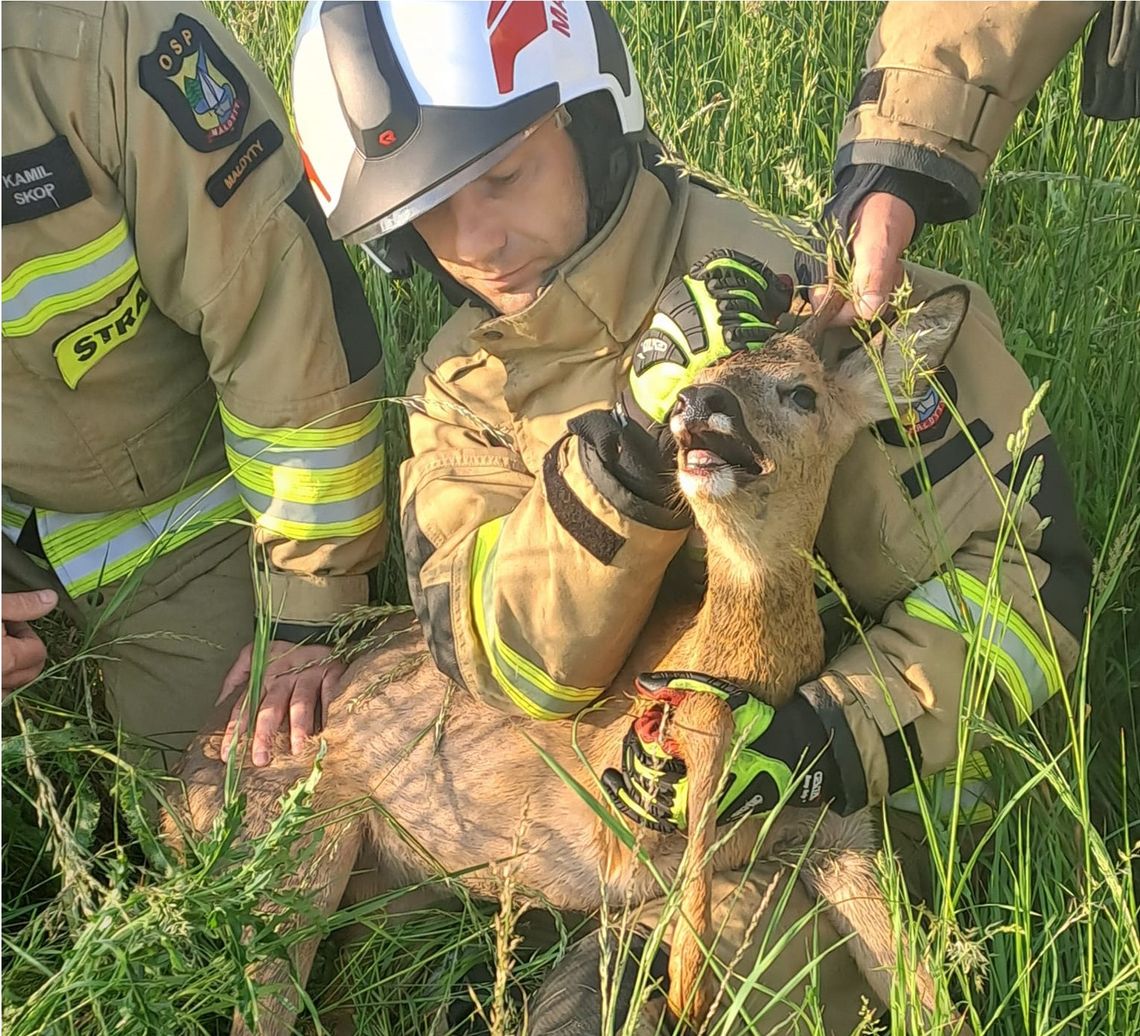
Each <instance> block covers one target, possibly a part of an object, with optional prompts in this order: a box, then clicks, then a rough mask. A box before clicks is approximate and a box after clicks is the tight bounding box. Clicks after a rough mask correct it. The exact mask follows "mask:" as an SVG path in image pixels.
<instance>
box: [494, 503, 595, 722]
mask: <svg viewBox="0 0 1140 1036" xmlns="http://www.w3.org/2000/svg"><path fill="white" fill-rule="evenodd" d="M505 522H506V516H503V517H501V518H495V519H494V520H493V521H490V522H487V523H485V524H484V525H481V526H479V528H478V529H477V530H476V532H475V543H474V549H473V551H472V557H471V611H472V614H473V617H474V620H475V632H476V634H477V635H478V638H479V642H480V644H481V646H482V648H483V653H484V654H485V655H486V657H487V661H488V663H489V664H490V667H491V672H492V674H493V675H494V677H495V682H496V683H497V684H498V685H499V686H500V687H501V688H502V689H503V691H504V692H505V693H506V695H507V697H508V698H509V699H510V700H511V701H512V702H513V703H514V704H515V705H517V706H518V708H519V709H521V710H522V711H523V712H524V713H526V714H527V715H528V716H533V717H535V718H536V719H545V720H553V719H564V718H566V717H567V716H572V715H573V714H574V713H576V712H578V711H579V710H580V709H582V708H583V707H584V706H586V705H588V704H589V703H590V702H592V701H593V700H594V699H595V698H597V697H598V695H600V694H601V693H602V691H603V690H604V688H601V687H587V688H578V687H568V686H566V685H564V684H560V683H558V682H557V681H556V680H554V679H553V678H552V677H551V676H550V675H549V674H548V673H546V672H544V671H543V670H542V669H541V668H540V667H539V666H537V665H535V664H534V663H533V662H531V661H530V660H529V659H527V658H524V657H523V656H522V655H520V654H519V653H518V652H517V651H515V649H514V648H512V647H511V646H510V645H509V644H507V643H506V641H504V640H502V639H501V638H500V637H499V633H498V628H497V625H496V622H495V615H494V607H493V594H494V567H495V557H496V554H497V553H498V546H499V537H500V536H501V535H502V531H503V525H504V523H505Z"/></svg>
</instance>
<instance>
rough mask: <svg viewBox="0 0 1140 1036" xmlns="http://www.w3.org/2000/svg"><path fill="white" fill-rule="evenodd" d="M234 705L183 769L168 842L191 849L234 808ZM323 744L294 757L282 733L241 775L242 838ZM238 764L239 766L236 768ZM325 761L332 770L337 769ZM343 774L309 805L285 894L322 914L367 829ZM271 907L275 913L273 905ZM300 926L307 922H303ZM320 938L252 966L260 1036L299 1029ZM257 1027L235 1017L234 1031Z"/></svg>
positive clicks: (258, 825) (250, 836)
mask: <svg viewBox="0 0 1140 1036" xmlns="http://www.w3.org/2000/svg"><path fill="white" fill-rule="evenodd" d="M228 712H229V707H228V705H227V706H223V707H222V709H221V710H220V711H219V713H218V715H217V716H216V717H214V720H213V722H212V723H211V724H209V725H208V726H207V728H206V730H207V731H212V732H211V733H203V734H201V735H199V736H198V738H196V739H195V741H194V742H193V743H192V744H191V745H190V746H189V747H188V748H187V750H186V753H185V755H184V756H183V759H182V762H181V765H180V767H179V771H180V773H179V776H180V777H181V784H180V787H179V790H178V792H177V794H176V795H174V796H172V797H171V800H170V802H169V803H168V807H167V809H166V810H165V811H164V816H163V829H164V832H165V834H166V836H167V838H168V839H169V840H170V841H171V842H172V843H173V844H174V845H175V846H177V847H179V848H182V849H184V848H185V843H186V841H187V839H188V838H191V837H193V836H194V834H195V833H197V834H202V833H204V832H205V831H208V830H209V829H210V827H211V826H212V825H213V824H214V822H215V821H216V819H217V818H218V817H219V816H220V815H221V814H222V812H223V810H225V809H226V808H227V803H226V791H225V789H226V785H227V776H230V777H231V780H232V775H228V773H227V763H226V761H225V760H224V759H222V758H221V755H220V745H221V739H222V734H221V731H222V730H223V729H224V727H225V722H226V718H227V717H228ZM316 754H317V744H316V743H314V742H310V743H309V744H308V745H307V746H306V748H305V749H304V751H302V752H301V753H300V754H299V755H296V756H294V755H290V753H289V743H288V739H287V738H285V737H284V736H282V735H278V736H277V738H276V739H275V744H274V745H273V752H272V761H271V762H270V763H269V765H268V766H265V767H259V768H257V769H254V768H253V767H246V768H244V769H243V770H242V772H241V773H240V774H239V775H238V778H237V781H238V790H239V792H240V794H241V795H243V796H244V798H245V804H244V809H243V812H242V817H241V834H240V836H239V837H240V839H241V840H242V841H250V840H254V839H256V838H258V837H259V836H262V835H264V834H265V833H266V832H267V831H269V829H270V828H271V826H272V825H273V823H274V822H275V821H276V819H277V818H278V816H279V814H280V803H281V800H282V798H283V797H284V796H285V795H286V794H287V793H288V792H289V791H290V790H292V789H293V788H294V787H296V785H297V784H298V783H299V782H300V781H303V780H305V778H307V777H308V776H309V775H310V774H311V773H312V769H313V765H314V762H315V759H316ZM233 765H235V766H237V765H239V763H238V762H236V761H235V763H234V764H233ZM332 766H333V763H332V761H331V760H328V761H326V769H327V768H329V767H332ZM340 777H341V775H340V774H339V773H328V772H326V773H325V774H324V775H322V777H321V779H320V780H318V781H317V783H316V786H315V788H314V789H313V792H312V796H311V799H310V803H309V804H310V806H311V807H312V809H313V812H314V819H313V820H312V821H311V823H312V824H313V827H312V830H311V831H309V832H307V833H303V834H301V835H300V837H299V848H301V847H304V848H306V849H307V850H308V851H307V852H304V853H301V855H303V856H304V859H303V862H302V863H301V865H300V866H299V867H298V868H297V869H296V870H293V871H291V872H290V873H289V874H287V875H285V876H283V878H282V884H283V887H284V888H285V889H288V890H295V891H299V892H302V893H306V894H309V895H310V896H311V898H310V899H309V903H310V904H311V906H312V908H313V910H315V911H316V912H317V914H318V915H319V916H328V915H329V914H331V913H332V912H333V911H334V910H335V909H336V907H337V904H338V903H339V901H340V897H341V894H342V893H343V892H344V889H345V885H346V883H347V881H348V878H349V875H350V874H351V872H352V868H353V865H354V863H355V862H356V857H357V853H358V852H359V849H360V843H361V838H362V835H363V831H364V821H363V819H362V817H361V814H360V808H359V805H357V804H355V803H352V802H350V801H349V800H350V799H351V798H352V797H353V796H352V790H351V789H350V788H349V787H348V786H347V785H348V782H347V781H345V780H342V779H340ZM266 908H267V909H272V907H270V906H269V904H266ZM298 923H303V921H299V922H298ZM319 943H320V938H319V937H317V936H314V937H313V938H310V939H306V940H304V941H302V942H299V943H297V944H296V945H294V946H293V947H292V948H291V949H290V951H289V956H290V960H289V961H288V962H286V961H283V960H282V961H262V962H259V963H258V964H256V965H253V966H252V968H253V970H252V971H251V973H250V975H249V979H250V982H251V983H252V984H253V985H254V986H255V987H257V989H258V996H259V1000H258V1008H257V1015H258V1017H257V1026H256V1030H254V1031H256V1032H257V1033H258V1034H259V1036H285V1034H287V1033H289V1032H291V1031H292V1023H293V1020H294V1019H295V1017H296V1014H297V1010H298V1006H299V1005H298V998H297V996H296V986H295V984H294V978H295V980H296V983H299V984H300V985H301V986H302V987H303V984H304V982H305V981H306V979H307V978H308V974H309V970H310V968H311V967H312V963H313V958H314V956H315V954H316V950H317V946H318V945H319ZM250 1031H251V1030H250V1029H249V1027H248V1026H247V1025H246V1023H245V1021H244V1020H243V1019H242V1018H241V1017H240V1016H238V1015H236V1014H235V1017H234V1022H233V1032H235V1033H240V1034H245V1033H249V1032H250Z"/></svg>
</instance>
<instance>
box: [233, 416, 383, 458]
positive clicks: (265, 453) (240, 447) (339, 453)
mask: <svg viewBox="0 0 1140 1036" xmlns="http://www.w3.org/2000/svg"><path fill="white" fill-rule="evenodd" d="M222 432H223V433H224V435H225V438H226V445H227V446H228V447H229V448H230V449H231V450H233V451H234V452H235V453H240V454H241V455H242V456H243V457H248V458H249V459H250V460H259V461H262V462H264V463H265V464H273V465H275V466H277V467H295V468H315V469H316V468H319V469H323V468H344V467H347V466H348V465H349V464H355V463H356V462H357V461H358V460H364V458H365V457H367V456H368V455H369V454H370V453H372V452H373V451H374V450H375V449H376V447H377V445H378V444H379V443H380V439H381V434H380V427H379V426H377V427H376V428H375V429H374V430H373V431H371V432H369V433H367V434H366V435H364V436H362V437H361V438H360V439H357V440H356V441H355V442H350V443H348V444H347V445H345V446H332V447H329V448H327V449H326V448H325V447H318V448H310V449H307V450H301V449H290V448H288V447H283V446H279V445H276V444H275V443H271V442H270V441H269V440H268V439H246V438H242V437H240V436H237V435H234V434H233V433H232V432H231V431H230V430H229V429H228V428H227V427H226V426H225V425H224V424H223V425H222Z"/></svg>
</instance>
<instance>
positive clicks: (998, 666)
mask: <svg viewBox="0 0 1140 1036" xmlns="http://www.w3.org/2000/svg"><path fill="white" fill-rule="evenodd" d="M955 578H956V579H957V586H958V587H959V588H960V590H961V594H962V599H961V600H960V601H959V600H958V599H957V598H956V596H955V591H954V585H955V584H954V582H953V580H954V579H955ZM903 607H904V608H905V609H906V611H907V613H908V614H910V615H913V616H915V617H916V618H919V619H922V620H923V621H925V622H929V623H932V624H934V625H937V626H942V627H943V628H945V629H951V630H954V631H956V632H959V633H961V634H962V636H964V637H965V638H966V639H967V640H968V641H973V640H975V639H976V642H977V647H978V651H979V653H980V654H981V656H982V657H983V658H984V659H985V660H986V661H987V662H988V663H989V664H991V665H992V666H993V667H994V669H995V671H996V672H997V674H998V676H999V678H1000V679H1001V682H1002V684H1003V685H1004V686H1005V687H1006V689H1007V690H1008V691H1009V694H1010V696H1011V698H1012V700H1013V704H1014V707H1015V709H1016V711H1017V719H1018V722H1021V721H1024V720H1025V719H1026V718H1028V717H1029V716H1030V715H1031V714H1032V713H1033V712H1034V711H1035V710H1036V709H1037V708H1039V707H1040V706H1041V705H1042V704H1043V703H1044V702H1045V701H1047V700H1048V699H1049V698H1050V697H1052V696H1053V695H1054V694H1056V693H1057V692H1058V691H1059V690H1060V689H1061V686H1062V683H1063V677H1062V675H1061V669H1060V665H1059V664H1058V663H1057V660H1056V658H1054V657H1053V656H1052V655H1051V654H1050V653H1049V651H1048V650H1047V649H1046V647H1045V645H1044V644H1043V643H1042V642H1041V639H1040V638H1039V637H1038V636H1037V634H1036V633H1035V632H1034V630H1033V629H1032V627H1031V626H1030V625H1029V624H1028V623H1027V622H1026V621H1025V619H1024V618H1023V617H1022V616H1020V615H1019V614H1018V613H1017V612H1016V611H1015V610H1014V609H1013V607H1012V605H1010V604H1009V603H1008V602H1005V601H1002V600H1001V599H1000V598H994V597H991V596H988V595H987V588H986V586H985V584H984V583H982V582H981V581H980V580H979V579H977V578H976V577H975V576H973V575H971V574H970V573H968V572H962V571H958V572H956V573H954V574H953V575H951V574H949V573H946V574H943V575H941V576H939V577H937V578H935V579H932V580H930V581H929V582H927V583H923V584H922V585H921V586H919V587H917V588H916V589H915V590H914V591H913V592H912V593H911V594H910V595H908V596H907V598H906V600H905V601H904V602H903ZM999 608H1000V614H999V612H998V610H997V609H999ZM971 624H972V626H973V629H974V631H975V632H976V633H977V637H976V638H974V637H972V635H971Z"/></svg>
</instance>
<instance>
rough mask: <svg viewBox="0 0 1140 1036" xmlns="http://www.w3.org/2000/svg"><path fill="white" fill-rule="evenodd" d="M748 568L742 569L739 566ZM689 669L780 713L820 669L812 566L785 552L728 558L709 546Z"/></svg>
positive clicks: (820, 645)
mask: <svg viewBox="0 0 1140 1036" xmlns="http://www.w3.org/2000/svg"><path fill="white" fill-rule="evenodd" d="M742 561H744V563H742ZM688 646H689V652H688V653H689V654H690V657H691V658H692V660H693V661H692V664H691V667H692V668H693V669H694V670H695V671H696V672H700V673H707V674H709V675H713V676H719V677H722V678H724V679H728V680H731V681H732V682H733V683H737V684H740V685H741V686H744V687H747V688H748V690H749V691H750V692H751V693H752V694H755V695H756V696H757V697H759V698H761V699H763V700H764V701H766V702H768V703H769V704H771V705H781V704H783V703H784V701H786V700H787V699H788V698H789V697H790V696H791V694H792V692H793V691H794V690H795V689H796V687H798V686H799V685H800V684H801V683H803V682H804V681H806V680H809V679H811V678H812V677H814V676H816V675H817V674H818V673H819V671H820V670H821V669H822V668H823V628H822V626H821V625H820V621H819V613H818V612H817V610H816V603H815V591H814V585H813V579H812V571H811V566H810V565H809V564H808V561H807V560H806V558H804V557H802V556H799V555H798V554H796V553H795V552H794V551H792V550H789V549H788V548H787V547H785V548H783V550H782V551H779V552H774V553H772V554H771V555H769V556H765V557H761V556H760V555H759V554H755V555H751V556H749V557H748V558H747V559H742V558H741V556H740V554H739V553H738V552H735V551H734V552H733V556H732V557H731V558H730V557H727V556H725V555H723V554H721V553H720V552H719V551H717V550H716V548H715V547H714V545H713V544H712V543H710V544H709V554H708V590H707V592H706V594H705V599H704V603H703V605H702V606H701V610H700V612H699V613H698V615H697V620H696V623H695V625H694V628H693V634H692V638H691V640H690V641H689V645H688Z"/></svg>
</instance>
